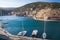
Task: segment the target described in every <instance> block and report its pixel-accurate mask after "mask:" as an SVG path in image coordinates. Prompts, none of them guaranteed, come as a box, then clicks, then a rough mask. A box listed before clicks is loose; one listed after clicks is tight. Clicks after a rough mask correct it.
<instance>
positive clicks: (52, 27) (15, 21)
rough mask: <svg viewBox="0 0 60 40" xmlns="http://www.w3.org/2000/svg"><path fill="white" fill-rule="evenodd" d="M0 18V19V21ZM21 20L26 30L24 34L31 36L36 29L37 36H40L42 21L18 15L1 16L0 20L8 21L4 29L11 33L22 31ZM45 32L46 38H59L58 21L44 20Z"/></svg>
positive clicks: (59, 26)
mask: <svg viewBox="0 0 60 40" xmlns="http://www.w3.org/2000/svg"><path fill="white" fill-rule="evenodd" d="M1 20H2V21H1ZM22 21H23V25H24V29H25V30H26V31H27V34H26V35H25V36H31V33H32V31H33V30H35V29H37V30H38V35H37V37H41V38H42V33H43V30H44V29H43V28H44V21H39V20H33V19H31V18H28V17H19V16H3V17H2V16H1V17H0V22H8V24H4V29H5V30H7V31H8V32H10V33H11V34H13V35H17V34H18V33H19V32H20V31H22ZM46 33H47V38H48V39H52V40H59V39H60V22H59V21H56V22H55V21H53V22H46Z"/></svg>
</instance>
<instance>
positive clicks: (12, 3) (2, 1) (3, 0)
mask: <svg viewBox="0 0 60 40" xmlns="http://www.w3.org/2000/svg"><path fill="white" fill-rule="evenodd" d="M37 1H38V2H39V1H44V2H60V1H59V0H0V7H19V6H23V5H25V4H28V3H31V2H37Z"/></svg>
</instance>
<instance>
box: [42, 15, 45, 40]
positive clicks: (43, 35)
mask: <svg viewBox="0 0 60 40" xmlns="http://www.w3.org/2000/svg"><path fill="white" fill-rule="evenodd" d="M45 16H46V15H45V14H44V29H43V34H42V37H43V39H44V40H45V39H46V19H45Z"/></svg>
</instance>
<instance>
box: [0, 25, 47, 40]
mask: <svg viewBox="0 0 60 40" xmlns="http://www.w3.org/2000/svg"><path fill="white" fill-rule="evenodd" d="M0 35H3V36H0V37H1V38H3V39H5V40H42V39H41V38H33V37H25V36H17V35H12V34H10V33H9V32H7V31H6V30H4V29H3V28H2V27H1V26H0ZM4 36H5V37H4ZM8 38H9V39H8ZM45 40H47V39H45Z"/></svg>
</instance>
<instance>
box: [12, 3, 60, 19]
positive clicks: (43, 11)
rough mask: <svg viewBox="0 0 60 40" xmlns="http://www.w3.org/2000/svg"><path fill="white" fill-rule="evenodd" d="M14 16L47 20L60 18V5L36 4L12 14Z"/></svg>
mask: <svg viewBox="0 0 60 40" xmlns="http://www.w3.org/2000/svg"><path fill="white" fill-rule="evenodd" d="M11 13H12V15H14V16H28V17H32V18H34V19H44V15H45V17H46V19H47V18H48V17H53V16H60V3H55V2H53V3H48V2H34V3H30V4H26V5H24V6H22V7H20V8H17V9H15V10H14V11H12V12H11Z"/></svg>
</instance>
